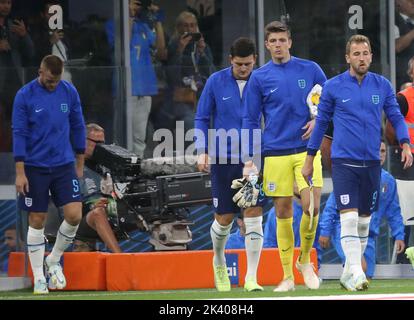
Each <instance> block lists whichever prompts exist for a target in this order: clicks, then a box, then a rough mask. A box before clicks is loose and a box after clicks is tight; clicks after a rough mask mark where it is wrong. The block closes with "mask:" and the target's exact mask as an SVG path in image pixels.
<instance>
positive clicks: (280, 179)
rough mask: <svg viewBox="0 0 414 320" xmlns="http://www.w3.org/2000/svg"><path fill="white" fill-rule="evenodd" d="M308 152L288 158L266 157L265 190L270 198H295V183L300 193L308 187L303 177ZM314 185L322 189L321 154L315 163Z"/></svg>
mask: <svg viewBox="0 0 414 320" xmlns="http://www.w3.org/2000/svg"><path fill="white" fill-rule="evenodd" d="M306 155H307V152H306V151H305V152H302V153H297V154H291V155H287V156H272V157H266V158H265V160H264V169H263V189H264V192H265V194H266V196H268V197H291V196H293V182H294V181H296V184H297V186H298V189H299V192H300V191H302V190H303V189H305V188H307V187H308V184H307V183H306V181H305V179H304V178H303V176H302V167H303V164H304V163H305V159H306ZM312 180H313V185H314V186H315V187H320V188H322V186H323V178H322V162H321V152H320V151H318V153H317V154H316V156H315V159H314V161H313V177H312Z"/></svg>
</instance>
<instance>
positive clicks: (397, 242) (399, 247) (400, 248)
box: [395, 240, 405, 253]
mask: <svg viewBox="0 0 414 320" xmlns="http://www.w3.org/2000/svg"><path fill="white" fill-rule="evenodd" d="M395 248H396V250H397V253H401V252H403V251H404V249H405V243H404V241H402V240H395Z"/></svg>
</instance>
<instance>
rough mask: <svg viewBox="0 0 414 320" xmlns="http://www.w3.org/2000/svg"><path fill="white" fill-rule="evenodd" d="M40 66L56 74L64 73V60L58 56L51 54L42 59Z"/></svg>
mask: <svg viewBox="0 0 414 320" xmlns="http://www.w3.org/2000/svg"><path fill="white" fill-rule="evenodd" d="M40 66H41V67H42V66H43V67H44V68H45V69H47V70H49V71H50V73H51V74H53V75H54V76H60V75H61V74H62V73H63V61H62V59H60V58H59V57H58V56H55V55H53V54H50V55H48V56H46V57H44V58H43V59H42V62H41V64H40Z"/></svg>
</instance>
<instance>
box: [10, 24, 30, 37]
mask: <svg viewBox="0 0 414 320" xmlns="http://www.w3.org/2000/svg"><path fill="white" fill-rule="evenodd" d="M10 31H11V32H13V33H15V34H17V35H18V36H19V37H24V36H25V35H26V34H27V30H26V26H25V25H24V22H23V20H14V21H13V24H12V26H11V27H10Z"/></svg>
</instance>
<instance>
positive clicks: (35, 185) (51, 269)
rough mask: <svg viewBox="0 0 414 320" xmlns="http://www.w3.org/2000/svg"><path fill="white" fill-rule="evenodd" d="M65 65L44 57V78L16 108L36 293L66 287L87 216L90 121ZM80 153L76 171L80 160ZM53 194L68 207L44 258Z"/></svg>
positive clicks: (19, 183)
mask: <svg viewBox="0 0 414 320" xmlns="http://www.w3.org/2000/svg"><path fill="white" fill-rule="evenodd" d="M62 73H63V62H62V60H60V58H58V57H56V56H53V55H49V56H46V57H45V58H43V60H42V62H41V65H40V69H39V77H38V78H37V79H35V80H33V81H31V82H30V83H28V84H27V85H25V86H24V87H23V88H21V89H20V90H19V91H18V92H17V95H16V97H15V101H14V105H13V120H12V124H13V152H14V158H15V161H16V189H17V192H18V193H19V199H18V203H19V207H20V209H21V210H25V211H28V212H29V230H28V233H27V246H28V255H29V259H30V263H31V266H32V270H33V275H34V293H35V294H47V293H48V285H47V283H46V279H45V275H44V273H43V262H45V266H46V270H47V273H48V275H49V277H50V279H49V288H52V289H63V288H64V287H65V286H66V279H65V277H64V275H63V272H62V268H61V266H60V264H59V260H60V258H61V256H62V254H63V252H64V251H65V250H66V248H67V247H68V246H69V245H70V244H71V243H72V240H73V238H74V237H75V235H76V231H77V228H78V225H79V222H80V220H81V217H82V202H81V201H82V198H81V194H80V188H79V181H78V177H81V176H82V174H83V162H84V152H85V141H86V136H85V123H84V119H83V115H82V107H81V104H80V99H79V95H78V93H77V91H76V89H75V88H74V87H73V85H72V84H70V83H68V82H66V81H64V80H61V77H62ZM74 153H76V167H75V156H74ZM49 192H50V195H51V196H52V199H53V201H54V203H55V205H56V206H57V207H63V211H64V217H65V219H64V221H63V222H62V224H61V226H60V228H59V231H58V235H57V237H56V242H55V245H54V246H53V250H52V252H51V253H50V255H48V256H47V258H46V260H45V261H43V260H44V252H45V243H44V225H45V221H46V213H47V210H48V202H49Z"/></svg>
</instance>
